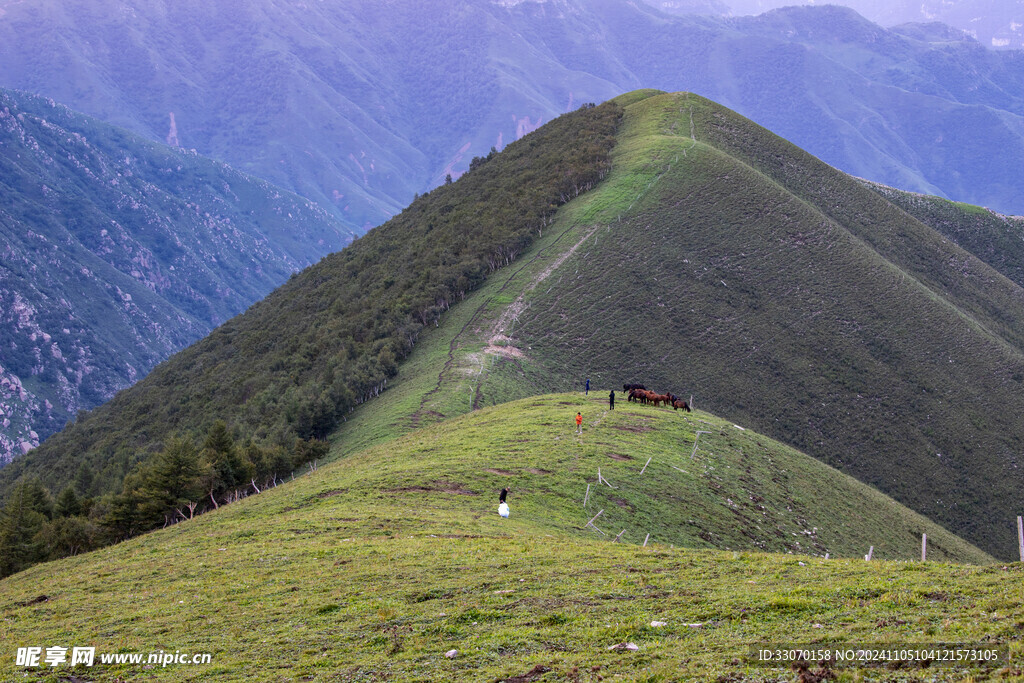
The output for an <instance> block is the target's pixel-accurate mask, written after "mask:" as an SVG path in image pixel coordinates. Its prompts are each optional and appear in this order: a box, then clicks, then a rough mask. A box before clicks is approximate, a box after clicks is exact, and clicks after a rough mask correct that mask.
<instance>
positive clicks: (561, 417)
mask: <svg viewBox="0 0 1024 683" xmlns="http://www.w3.org/2000/svg"><path fill="white" fill-rule="evenodd" d="M605 408H606V405H605V404H604V401H603V397H602V399H601V400H598V399H597V398H596V397H593V396H591V397H590V398H584V397H582V396H580V395H579V394H562V395H550V396H542V397H534V398H528V399H523V400H522V401H519V402H516V403H511V404H506V405H501V406H497V407H494V408H488V409H485V410H481V411H478V412H474V413H473V414H472V415H468V416H464V417H462V418H458V419H456V420H453V421H451V422H445V423H441V424H437V425H434V426H432V427H429V428H425V429H423V430H420V431H417V432H416V433H412V434H409V435H407V436H405V437H402V438H400V439H398V440H395V441H391V442H389V443H386V444H382V445H380V446H378V447H376V448H372V449H369V450H367V451H365V452H363V453H360V454H358V455H355V456H353V457H350V458H346V459H344V460H342V461H339V462H336V463H333V464H331V465H327V466H324V467H321V468H320V469H319V470H318V471H317V472H316V473H314V474H311V475H308V476H304V477H300V478H299V479H297V480H295V481H294V482H290V483H288V484H285V485H282V486H280V487H278V488H276V489H273V490H270V491H267V492H265V493H264V494H261V495H260V496H257V497H254V498H249V499H246V500H243V501H241V502H239V503H237V504H234V505H231V506H227V507H225V508H223V509H221V510H220V511H217V512H214V513H210V514H207V515H204V516H202V517H199V518H197V519H195V520H193V521H190V522H185V523H182V524H179V525H177V526H175V527H172V528H170V529H167V530H164V531H159V532H154V533H151V534H148V535H146V536H143V537H140V538H137V539H134V540H132V541H129V542H126V543H123V544H121V545H118V546H114V547H111V548H107V549H104V550H101V551H98V552H95V553H90V554H88V555H85V556H80V557H76V558H70V559H67V560H62V561H59V562H56V563H51V564H49V565H41V566H37V567H34V568H32V569H30V570H28V571H26V572H23V573H21V574H18V575H15V576H13V577H9V578H8V579H5V580H4V581H3V582H0V595H2V597H0V615H2V617H3V619H2V621H0V636H2V640H3V642H4V643H5V644H6V645H8V647H9V648H11V652H5V653H4V655H3V657H2V658H0V677H2V678H4V679H13V678H15V677H20V675H21V674H22V673H23V672H24V670H23V669H19V668H17V667H14V666H13V659H14V658H13V648H15V647H24V646H32V645H38V646H43V647H46V646H51V645H56V644H58V643H59V644H64V645H67V646H90V645H92V646H95V647H97V649H98V652H119V651H120V652H145V653H149V652H158V651H160V650H164V651H166V652H174V651H181V652H187V653H194V652H210V653H211V654H212V655H213V663H212V664H210V665H205V666H184V665H177V666H175V665H172V666H169V667H168V668H166V669H161V668H159V667H157V668H149V669H144V668H142V667H134V668H133V667H131V666H128V665H125V666H120V667H94V668H93V669H89V670H80V671H79V672H78V673H79V674H81V675H86V676H87V677H88V678H89V679H90V680H98V681H112V680H136V679H139V680H141V679H146V680H175V681H180V680H227V679H231V680H239V679H241V678H243V677H245V678H246V679H247V680H248V679H252V680H265V681H277V680H380V679H382V678H385V677H387V678H389V679H391V680H440V679H442V678H450V679H453V680H495V679H498V678H505V677H508V676H512V675H523V674H526V673H528V672H530V671H534V672H535V673H537V674H538V678H539V673H540V671H539V670H538V669H536V668H535V667H537V666H543V667H548V668H550V669H551V671H550V672H548V673H547V675H546V677H545V678H544V680H597V676H598V675H601V676H604V678H605V679H608V678H611V677H614V676H622V677H624V678H626V679H628V680H713V679H714V678H715V677H716V676H719V675H726V674H729V675H734V676H740V675H749V676H752V677H755V678H756V679H758V680H760V679H761V677H763V676H766V675H771V676H779V675H785V673H784V671H782V670H774V671H772V670H766V669H758V668H753V667H751V666H750V665H749V664H748V663H746V662H745V661H744V659H745V656H746V655H747V653H748V652H749V650H750V648H751V647H752V646H754V645H755V644H757V643H765V642H766V643H784V642H788V643H797V642H839V643H864V642H889V643H903V642H951V641H963V642H991V643H999V644H1004V645H1009V646H1010V648H1011V651H1012V652H1013V653H1014V656H1015V657H1017V658H1018V660H1019V658H1020V657H1021V656H1022V654H1024V653H1022V651H1021V644H1020V636H1019V634H1020V629H1021V627H1022V624H1024V607H1022V606H1021V603H1020V600H1019V584H1020V580H1021V566H1019V565H1016V566H1013V567H1000V566H999V565H991V566H985V567H982V566H962V565H959V566H958V565H947V564H938V563H935V562H928V563H925V564H921V563H916V562H885V561H882V562H878V561H876V562H871V563H866V562H864V561H862V560H860V559H836V558H835V554H836V553H840V554H850V555H860V554H861V553H862V552H863V550H864V547H863V546H864V545H865V544H867V543H869V542H871V540H872V538H886V539H887V540H886V541H884V542H883V541H879V542H878V543H876V549H875V552H876V557H879V556H883V557H890V558H891V557H909V556H913V555H915V554H916V553H917V548H918V545H917V544H918V539H917V537H916V534H917V533H918V532H919V531H920V530H922V529H928V533H929V537H930V538H932V539H934V540H933V543H934V545H933V546H932V547H933V552H934V553H935V555H933V557H936V558H937V557H938V556H939V554H940V553H950V554H956V555H957V556H958V557H960V558H962V559H975V560H982V561H983V560H984V559H985V557H984V556H983V555H982V554H979V553H977V552H976V551H973V550H972V549H970V548H969V547H968V546H966V545H965V544H963V543H962V542H960V541H958V540H957V539H955V538H953V537H951V536H949V535H946V534H944V532H942V531H941V530H939V529H936V528H934V527H932V526H931V525H930V524H929V523H927V522H924V521H923V520H922V519H921V518H920V517H918V516H917V515H914V514H913V513H909V512H907V511H903V512H899V511H895V508H896V507H897V506H895V505H893V504H892V503H891V501H890V502H885V501H884V500H883V497H882V496H879V495H878V494H877V493H875V492H873V491H870V490H869V489H867V487H864V486H863V485H860V484H857V483H855V482H852V481H851V480H849V479H848V478H846V477H843V476H842V475H839V474H838V473H835V472H834V471H829V468H827V467H825V466H823V465H821V464H820V463H817V462H815V461H813V460H811V459H809V458H806V457H804V456H801V455H798V454H796V453H794V452H793V451H792V450H790V449H788V448H786V447H784V446H781V445H779V444H776V443H774V442H771V441H769V440H767V439H764V438H763V437H760V436H758V435H756V434H754V433H752V432H750V431H746V430H740V429H737V428H736V427H735V426H733V425H732V424H731V423H729V422H725V421H722V420H719V419H717V418H714V417H712V416H710V415H707V414H705V413H700V412H698V413H694V414H691V415H689V416H684V415H682V414H679V413H676V412H674V411H669V410H665V409H661V410H658V409H654V408H649V407H643V406H635V405H622V404H620V405H619V406H618V407H617V408H616V410H615V411H614V412H605ZM577 410H581V411H583V412H584V413H585V414H586V415H587V420H586V422H585V425H584V435H583V437H582V438H577V437H575V436H573V435H572V427H571V425H570V421H569V419H568V418H569V416H571V415H572V414H573V413H574V412H575V411H577ZM696 427H702V428H706V429H709V430H711V432H712V433H711V434H710V435H706V439H707V440H706V441H702V442H701V444H702V445H701V447H700V448H699V449H698V451H697V455H696V457H695V458H694V459H693V460H692V461H691V460H690V458H689V451H690V448H691V446H690V444H691V442H692V437H693V434H694V430H695V428H696ZM702 438H703V437H702ZM612 454H615V455H617V456H629V457H631V459H629V460H619V459H618V458H616V457H612ZM646 457H653V458H654V459H653V460H652V462H651V464H650V465H649V466H648V468H647V470H646V472H645V473H644V475H643V476H639V474H638V473H639V470H640V469H641V468H642V466H643V463H644V462H645V461H646ZM672 465H681V466H682V469H684V470H686V472H679V471H677V470H675V469H672V467H671V466H672ZM597 467H601V471H602V475H603V476H606V477H607V478H608V479H610V480H611V481H612V482H613V483H614V484H615V485H616V486H618V487H619V488H618V489H617V490H615V491H612V490H611V489H608V488H607V487H598V486H597V484H596V468H597ZM748 470H749V471H748ZM809 481H811V482H813V484H811V483H809ZM588 482H589V483H591V485H592V489H591V495H590V500H589V502H588V506H587V508H586V509H584V507H583V497H584V495H585V492H586V483H588ZM509 484H511V486H512V495H511V497H510V502H511V505H512V511H513V514H512V517H511V518H510V519H508V520H502V519H501V518H499V517H498V516H497V515H496V514H494V507H495V503H496V501H495V500H494V499H495V493H496V491H497V489H498V488H499V487H501V486H504V485H509ZM755 491H756V492H757V495H761V496H763V498H764V500H763V501H761V502H760V503H755V502H754V501H752V500H750V499H749V497H748V494H750V493H754V492H755ZM820 491H827V492H828V493H827V495H821V494H820V493H818V492H820ZM727 498H732V500H733V501H734V502H735V503H736V506H735V508H734V507H733V506H731V505H729V504H728V502H727V501H726V499H727ZM759 504H760V505H764V506H765V508H766V510H767V511H766V512H764V513H763V515H762V511H760V510H758V509H757V508H756V505H759ZM787 507H788V508H792V509H787ZM844 508H845V509H844ZM598 509H604V510H605V513H604V514H603V515H602V516H601V517H599V518H598V522H597V524H598V526H600V527H602V528H603V529H604V530H605V531H606V532H612V533H618V528H625V533H624V534H623V536H622V540H623V541H626V543H618V544H615V543H612V542H611V541H610V540H609V539H608V537H605V536H600V535H599V534H598V533H597V532H594V531H589V530H587V529H586V528H585V527H584V525H585V523H586V520H587V519H589V518H590V517H591V516H592V515H593V514H596V511H597V510H598ZM866 510H871V511H876V512H878V513H879V515H881V513H882V511H883V510H889V511H893V514H891V515H887V516H884V517H881V516H879V517H878V518H876V517H875V516H874V515H869V514H864V511H866ZM737 515H738V517H739V518H747V520H748V522H747V523H746V524H743V525H740V524H736V523H735V522H734V521H733V520H734V517H736V516H737ZM712 517H718V518H721V519H724V520H727V521H726V522H724V523H723V526H721V527H720V528H721V533H722V535H723V538H721V539H716V540H718V541H719V542H722V543H725V544H727V545H728V544H731V543H735V544H736V545H734V546H732V547H740V545H743V546H746V547H750V544H751V542H752V541H751V539H747V538H745V537H744V536H743V535H742V534H741V533H740V531H739V528H740V526H743V527H745V528H747V529H749V530H753V526H752V525H751V524H752V522H751V521H750V520H756V519H757V518H760V519H761V522H762V524H761V526H763V527H765V528H764V529H763V532H764V533H763V535H762V539H763V541H764V543H765V544H766V545H767V546H768V547H770V548H772V549H782V548H784V547H786V545H789V546H790V547H793V546H794V545H795V543H796V542H797V541H799V542H800V543H801V547H807V548H808V549H811V550H812V551H813V552H818V553H821V552H822V551H824V550H825V549H831V550H832V552H833V559H830V560H825V559H822V558H812V557H809V556H805V555H786V554H781V553H779V554H762V553H756V552H739V551H719V550H699V549H686V550H684V549H681V548H674V547H673V545H678V544H682V543H687V544H691V543H692V544H702V543H703V541H702V540H701V539H700V529H701V526H704V525H708V524H712V525H713V524H716V523H714V522H708V521H707V520H709V519H710V518H712ZM688 519H692V520H694V522H696V523H689V522H687V521H684V520H688ZM823 519H829V521H827V522H826V521H819V520H823ZM839 519H845V521H846V522H847V524H848V526H847V527H845V528H843V529H841V530H840V529H839V528H837V526H838V520H839ZM775 526H777V527H778V528H779V529H780V530H781V531H782V532H783V533H782V536H781V537H780V536H776V535H775V533H774V529H773V528H772V527H775ZM814 526H817V527H818V530H817V533H816V534H813V535H807V534H803V533H800V531H801V530H802V529H808V528H813V527H814ZM730 527H734V530H733V531H732V532H731V533H733V536H732V537H731V538H727V537H725V535H726V534H727V533H730V532H728V531H727V529H728V528H730ZM893 528H902V530H903V531H902V532H900V531H897V532H896V533H890V531H891V530H892V529H893ZM648 532H650V533H651V541H650V543H649V544H648V546H647V547H646V548H644V547H642V546H641V545H640V544H641V543H642V541H643V536H644V534H646V533H648ZM755 533H759V534H760V533H761V530H759V531H755ZM937 546H941V548H942V549H941V550H940V549H939V548H938V547H937ZM946 556H947V557H948V556H950V555H946ZM41 595H45V596H46V599H45V600H42V601H40V600H38V598H39V597H40V596H41ZM652 621H663V622H666V625H665V626H664V627H654V626H651V625H650V624H651V622H652ZM691 624H700V625H699V626H691ZM624 641H631V642H635V643H637V644H638V645H639V646H640V650H639V651H638V652H636V653H631V654H626V655H620V654H617V653H615V652H611V651H609V650H608V649H607V648H608V647H609V646H611V645H614V644H616V643H620V642H624ZM5 649H7V648H5ZM452 649H454V650H458V652H459V654H458V655H457V656H456V657H454V658H453V659H448V658H446V657H445V656H444V653H445V652H447V651H449V650H452ZM8 655H10V656H8ZM1018 666H1019V665H1018ZM594 667H600V668H599V669H595V668H594ZM1007 671H1012V669H1009V670H1007ZM68 673H69V669H67V668H66V667H58V668H57V669H55V670H45V671H44V670H40V671H38V672H35V674H34V676H35V678H34V679H35V680H54V681H55V680H60V677H61V676H66V675H67V674H68ZM966 673H967V672H966V670H965V669H964V668H954V669H948V670H938V675H937V680H944V679H946V680H963V678H964V676H965V674H966ZM929 675H930V676H931V675H932V674H931V673H930V674H929ZM1018 675H1019V671H1018ZM868 679H869V680H871V677H870V675H869V676H868ZM886 679H887V680H891V677H890V676H889V675H886ZM732 680H740V679H738V678H734V679H732Z"/></svg>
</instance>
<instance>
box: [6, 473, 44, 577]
mask: <svg viewBox="0 0 1024 683" xmlns="http://www.w3.org/2000/svg"><path fill="white" fill-rule="evenodd" d="M52 509H53V504H52V502H51V501H50V500H49V493H48V492H47V491H46V489H45V488H43V486H42V484H40V483H39V480H38V479H30V480H28V481H21V482H19V483H18V485H17V486H15V487H14V490H13V491H11V494H10V496H9V497H8V499H7V504H6V505H5V506H4V508H3V510H2V511H0V576H9V575H10V574H13V573H15V572H19V571H21V570H22V569H25V568H27V567H29V566H31V565H33V564H35V563H36V562H39V561H41V560H43V559H44V558H45V554H46V553H45V548H44V546H43V545H42V543H41V542H40V540H39V539H38V538H37V535H38V534H39V531H40V530H41V529H42V528H43V525H44V524H46V522H47V519H48V514H47V513H48V512H51V513H52Z"/></svg>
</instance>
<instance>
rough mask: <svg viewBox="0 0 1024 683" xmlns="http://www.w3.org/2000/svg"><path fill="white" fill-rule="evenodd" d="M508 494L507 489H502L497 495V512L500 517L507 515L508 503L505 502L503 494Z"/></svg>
mask: <svg viewBox="0 0 1024 683" xmlns="http://www.w3.org/2000/svg"><path fill="white" fill-rule="evenodd" d="M507 495H508V489H507V488H506V489H502V490H501V493H500V494H499V495H498V514H499V515H501V516H502V517H508V503H506V502H505V496H507Z"/></svg>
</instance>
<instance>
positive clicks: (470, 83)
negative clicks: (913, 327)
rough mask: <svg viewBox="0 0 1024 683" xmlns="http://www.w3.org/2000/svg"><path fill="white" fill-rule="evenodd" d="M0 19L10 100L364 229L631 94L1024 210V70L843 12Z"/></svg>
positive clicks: (273, 13) (193, 4) (497, 7)
mask: <svg viewBox="0 0 1024 683" xmlns="http://www.w3.org/2000/svg"><path fill="white" fill-rule="evenodd" d="M661 4H662V6H664V7H665V8H666V9H672V7H669V5H674V6H675V9H676V11H683V10H685V11H692V10H694V9H696V10H697V11H705V10H706V11H715V7H716V3H712V2H709V3H690V2H687V3H661ZM680 4H682V5H683V7H682V8H681V9H680V7H679V5H680ZM705 5H707V7H705ZM719 9H720V8H719ZM0 12H2V14H0V85H3V86H8V87H13V88H19V89H22V90H26V91H30V92H37V93H42V94H45V95H47V96H50V97H52V98H54V99H55V100H57V101H59V102H62V103H64V104H66V105H68V106H70V107H73V108H75V109H77V110H80V111H83V112H85V113H88V114H91V115H94V116H98V117H100V118H102V119H105V120H107V121H110V122H113V123H115V124H118V125H121V126H125V127H127V128H130V129H132V130H134V131H136V132H139V133H141V134H143V135H145V136H147V137H149V138H151V139H153V140H158V141H161V142H164V143H167V144H171V145H176V146H181V147H184V148H191V149H196V150H197V151H198V152H199V153H201V154H204V155H208V156H211V157H213V158H217V159H220V160H223V161H225V162H227V163H230V164H231V165H233V166H235V167H237V168H239V169H240V170H243V171H246V172H250V173H253V174H255V175H258V176H260V177H263V178H265V179H267V180H269V181H271V182H273V183H275V184H277V185H280V186H282V187H286V188H289V189H291V190H293V191H295V192H297V193H299V194H301V195H303V196H306V197H308V198H310V199H313V200H314V201H316V202H318V203H320V204H321V205H323V206H324V207H326V208H328V209H329V210H331V211H333V212H335V214H336V215H337V216H339V217H340V218H341V219H342V220H343V221H344V222H345V223H346V225H348V226H350V227H351V228H352V229H355V230H358V231H365V230H366V229H367V228H368V227H370V226H372V225H377V224H379V223H381V222H383V221H384V220H386V219H387V218H388V217H389V216H391V215H393V214H395V213H397V212H398V211H400V210H401V208H402V207H404V206H406V205H407V204H408V203H409V201H410V200H411V199H412V198H413V196H414V195H415V194H416V193H422V192H424V191H426V190H429V189H430V188H432V187H434V186H436V185H437V184H439V183H441V182H443V180H444V178H445V177H446V176H447V175H449V174H450V175H451V176H452V177H458V175H459V174H460V173H462V172H464V171H465V170H466V169H467V168H468V164H469V162H470V161H471V159H472V158H473V157H475V156H483V155H486V154H487V153H488V152H489V150H490V149H491V148H492V147H494V148H497V149H501V148H502V147H503V146H504V145H506V144H507V143H508V142H510V141H511V140H514V139H516V138H518V137H520V136H521V135H522V134H524V133H525V132H527V131H529V130H532V129H534V128H536V127H537V126H538V125H540V124H541V123H543V122H546V121H549V120H550V119H551V118H552V117H554V116H556V115H557V114H560V113H562V112H565V111H567V110H570V109H573V108H575V107H577V106H579V104H581V103H584V102H601V101H604V100H605V99H607V98H609V97H612V96H615V95H618V94H620V93H622V92H625V91H628V90H632V89H634V88H638V87H655V88H661V89H664V90H668V91H676V90H686V91H692V92H696V93H698V94H701V95H704V96H706V97H708V98H710V99H713V100H715V101H717V102H721V103H722V104H724V105H726V106H728V107H730V108H732V109H734V110H735V111H737V112H739V113H741V114H743V115H745V116H747V117H749V118H751V119H752V120H754V121H756V122H758V123H760V124H761V125H764V126H765V127H767V128H769V129H771V130H773V131H775V132H776V133H778V134H779V135H782V136H783V137H785V138H787V139H789V140H792V141H793V142H794V143H796V144H798V145H800V146H801V147H802V148H804V149H807V150H808V151H809V152H811V153H812V154H814V155H816V156H818V157H819V158H821V159H822V160H824V161H825V162H827V163H829V164H832V165H834V166H836V167H837V168H839V169H841V170H843V171H845V172H848V173H851V174H853V175H856V176H859V177H864V178H867V179H869V180H873V181H877V182H881V183H884V184H887V185H891V186H895V187H899V188H902V189H906V190H912V191H920V192H927V193H930V194H936V195H940V196H945V197H949V198H953V199H956V200H959V201H966V202H970V203H973V204H978V205H983V206H988V207H991V208H993V209H995V210H998V211H1000V212H1003V213H1024V199H1022V197H1024V174H1021V173H1019V169H1020V168H1022V167H1024V56H1022V54H1024V53H1020V52H1010V51H1000V52H993V51H991V50H986V49H984V48H983V47H982V46H981V45H979V44H978V43H977V42H975V41H974V40H972V39H970V38H967V37H965V36H963V34H962V33H960V32H959V31H953V30H950V29H948V28H944V27H942V26H941V25H935V24H932V25H927V26H925V25H914V26H902V27H900V28H898V29H891V30H886V29H883V28H881V27H880V26H878V25H876V24H873V23H871V22H869V21H867V20H866V19H864V18H862V17H861V16H859V15H858V14H856V13H855V12H854V11H852V10H849V9H844V8H839V7H834V6H826V7H797V8H787V9H782V10H776V11H773V12H769V13H768V14H765V15H763V16H759V17H734V18H726V17H711V16H704V17H700V16H693V15H687V16H671V15H668V14H665V13H662V12H660V11H658V10H657V9H655V8H654V7H651V6H649V5H644V4H638V3H633V2H627V1H626V0H588V1H583V0H539V1H531V2H525V1H518V0H441V1H440V2H436V3H430V4H429V5H423V4H422V3H413V2H409V1H402V2H390V3H379V2H371V1H370V0H357V1H355V2H346V3H299V4H296V3H291V2H285V1H284V0H258V1H257V2H251V3H228V4H225V3H220V2H216V3H211V2H199V1H198V0H181V1H175V2H166V1H164V0H128V1H127V2H123V1H121V0H118V1H117V2H115V1H114V0H88V1H86V0H39V1H38V2H32V3H7V4H6V5H4V6H3V8H2V9H0Z"/></svg>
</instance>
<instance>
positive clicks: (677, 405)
mask: <svg viewBox="0 0 1024 683" xmlns="http://www.w3.org/2000/svg"><path fill="white" fill-rule="evenodd" d="M672 407H673V408H675V409H676V410H679V409H680V408H682V409H683V410H685V411H686V412H688V413H689V412H692V411H691V410H690V404H689V403H687V402H686V401H684V400H683V399H681V398H677V399H676V400H674V401H672Z"/></svg>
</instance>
